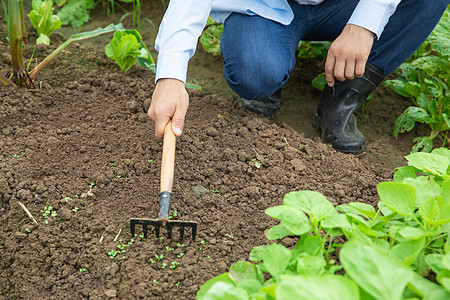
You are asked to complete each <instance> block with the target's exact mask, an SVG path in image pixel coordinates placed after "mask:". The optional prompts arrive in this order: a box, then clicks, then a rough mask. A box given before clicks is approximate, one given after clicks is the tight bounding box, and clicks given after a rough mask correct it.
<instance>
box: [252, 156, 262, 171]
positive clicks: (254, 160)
mask: <svg viewBox="0 0 450 300" xmlns="http://www.w3.org/2000/svg"><path fill="white" fill-rule="evenodd" d="M252 161H253V162H255V167H256V168H257V169H259V168H261V163H260V162H259V161H257V160H256V158H254V159H252Z"/></svg>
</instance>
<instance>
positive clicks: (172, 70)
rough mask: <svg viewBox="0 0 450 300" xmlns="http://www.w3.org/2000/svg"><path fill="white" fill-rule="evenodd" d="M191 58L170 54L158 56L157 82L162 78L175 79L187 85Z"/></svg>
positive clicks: (179, 54) (181, 54) (176, 53)
mask: <svg viewBox="0 0 450 300" xmlns="http://www.w3.org/2000/svg"><path fill="white" fill-rule="evenodd" d="M188 62H189V57H187V56H186V55H184V54H183V53H178V52H172V53H171V52H169V53H163V54H161V53H160V54H159V55H158V60H157V62H156V78H155V82H157V81H158V79H161V78H174V79H178V80H181V81H183V82H184V83H186V74H187V69H188Z"/></svg>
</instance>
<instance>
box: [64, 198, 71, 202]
mask: <svg viewBox="0 0 450 300" xmlns="http://www.w3.org/2000/svg"><path fill="white" fill-rule="evenodd" d="M64 200H66V203H69V201H70V200H72V198H70V197H64Z"/></svg>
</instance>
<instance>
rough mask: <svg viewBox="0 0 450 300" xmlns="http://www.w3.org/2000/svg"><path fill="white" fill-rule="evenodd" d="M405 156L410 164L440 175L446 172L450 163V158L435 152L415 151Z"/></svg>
mask: <svg viewBox="0 0 450 300" xmlns="http://www.w3.org/2000/svg"><path fill="white" fill-rule="evenodd" d="M405 158H406V159H407V160H408V163H409V164H410V165H412V166H414V167H416V168H418V169H420V170H423V171H424V172H429V173H431V174H433V175H439V176H442V175H444V174H446V172H447V168H448V165H449V158H447V157H445V156H442V155H439V154H435V153H423V152H420V153H413V154H410V155H407V156H405Z"/></svg>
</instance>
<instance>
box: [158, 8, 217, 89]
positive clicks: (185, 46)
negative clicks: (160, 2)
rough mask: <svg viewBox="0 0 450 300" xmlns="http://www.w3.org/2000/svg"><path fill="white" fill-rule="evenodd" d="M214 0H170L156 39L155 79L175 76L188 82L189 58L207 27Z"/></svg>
mask: <svg viewBox="0 0 450 300" xmlns="http://www.w3.org/2000/svg"><path fill="white" fill-rule="evenodd" d="M211 3H212V0H200V1H199V0H171V1H170V4H169V7H168V8H167V10H166V13H165V14H164V18H163V20H162V22H161V25H160V26H159V31H158V35H157V37H156V41H155V49H156V51H158V59H157V66H156V81H158V79H160V78H174V79H178V80H181V81H183V82H186V74H187V68H188V62H189V59H190V58H191V57H192V56H193V55H194V53H195V49H196V47H197V41H198V38H199V36H200V35H201V34H202V31H203V29H204V28H205V25H206V21H207V20H208V16H209V13H210V11H211Z"/></svg>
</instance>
